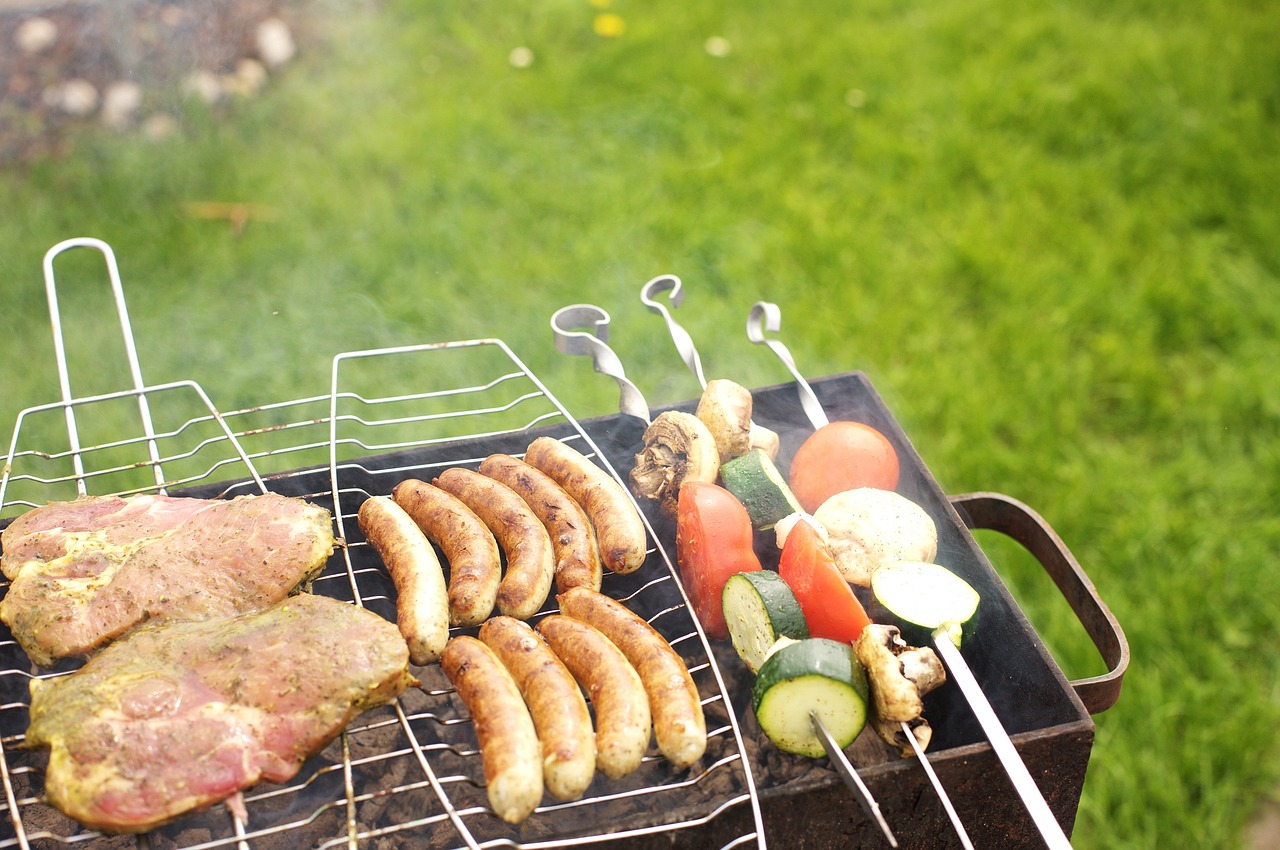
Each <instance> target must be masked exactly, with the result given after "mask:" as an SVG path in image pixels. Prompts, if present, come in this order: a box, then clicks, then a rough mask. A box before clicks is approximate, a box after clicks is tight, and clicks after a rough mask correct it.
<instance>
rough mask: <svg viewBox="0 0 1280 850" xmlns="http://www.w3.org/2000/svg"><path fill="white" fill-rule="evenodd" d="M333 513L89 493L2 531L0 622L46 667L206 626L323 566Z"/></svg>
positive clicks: (244, 500) (282, 500)
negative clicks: (142, 630)
mask: <svg viewBox="0 0 1280 850" xmlns="http://www.w3.org/2000/svg"><path fill="white" fill-rule="evenodd" d="M333 547H334V538H333V526H332V524H331V518H330V514H329V512H328V511H327V510H325V509H324V508H321V507H318V506H316V505H312V504H309V503H308V502H306V501H304V500H302V499H295V498H289V497H286V496H279V495H276V494H273V493H267V494H264V495H261V496H241V497H238V498H235V499H231V500H225V499H184V498H174V497H167V496H133V497H130V498H120V497H116V496H102V497H86V498H82V499H77V500H75V501H72V502H53V503H50V504H48V505H46V506H44V507H41V508H35V509H34V510H31V511H28V512H27V513H25V514H23V515H22V516H19V517H18V518H17V519H15V520H14V521H13V523H12V524H11V525H10V526H9V527H8V528H6V529H5V530H4V533H3V535H0V549H3V555H2V556H0V569H3V571H4V574H5V576H7V577H8V578H9V579H10V580H11V581H12V584H11V585H10V587H9V591H8V593H7V594H6V595H5V597H4V600H3V601H0V620H2V621H3V622H4V623H5V624H6V625H8V626H9V628H10V630H12V632H13V636H14V638H16V639H17V641H18V643H19V644H21V646H22V648H23V649H24V650H26V653H27V655H28V657H30V659H31V660H32V661H33V662H35V663H36V664H39V665H49V664H52V663H53V662H54V661H56V660H57V659H59V658H63V657H66V656H74V655H85V654H87V653H89V652H92V651H93V650H95V649H96V648H98V647H99V646H101V645H102V644H103V643H105V642H106V641H109V640H111V639H113V638H115V637H118V636H119V635H121V634H124V633H125V632H126V631H128V630H129V629H131V628H133V627H134V626H136V625H138V624H139V623H141V622H143V621H144V620H148V619H151V618H153V617H164V618H174V619H182V620H202V619H208V618H212V617H229V616H232V615H233V614H240V613H243V612H246V611H257V610H260V609H262V608H265V607H267V606H268V605H272V604H274V603H276V602H279V601H280V600H281V599H283V598H284V597H285V596H287V595H288V594H289V593H290V592H291V591H292V590H293V589H294V588H296V587H297V586H298V585H299V584H301V583H303V582H305V581H308V580H310V579H311V578H313V577H314V576H315V575H316V573H318V572H319V571H320V570H321V569H323V568H324V564H325V561H326V560H327V559H328V557H329V554H330V553H331V552H332V551H333Z"/></svg>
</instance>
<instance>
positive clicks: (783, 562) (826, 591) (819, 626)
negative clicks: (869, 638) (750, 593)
mask: <svg viewBox="0 0 1280 850" xmlns="http://www.w3.org/2000/svg"><path fill="white" fill-rule="evenodd" d="M778 575H780V576H782V579H783V581H785V582H786V583H787V584H788V585H790V586H791V592H792V593H794V594H795V595H796V600H797V601H798V602H799V603H800V610H802V611H804V619H805V623H806V624H807V625H808V626H809V635H810V636H811V637H816V638H817V637H823V638H831V639H832V640H838V641H842V642H844V643H852V642H853V641H855V640H857V639H858V635H860V634H862V627H863V626H865V625H867V624H868V623H870V622H871V618H870V617H868V616H867V612H866V609H864V608H863V607H862V603H861V602H859V601H858V597H857V596H855V595H854V593H853V588H852V587H850V586H849V583H848V582H847V581H845V580H844V576H842V575H840V569H839V567H837V566H836V562H835V559H834V558H833V557H832V556H831V550H830V549H829V548H828V547H827V544H826V542H825V541H824V540H823V539H822V537H821V535H819V533H818V530H817V529H816V528H814V527H813V526H812V525H811V524H810V523H808V522H805V521H803V520H802V521H800V522H797V523H796V524H795V527H794V528H792V529H791V531H789V532H788V533H787V542H786V543H784V544H783V546H782V556H781V558H780V559H779V561H778Z"/></svg>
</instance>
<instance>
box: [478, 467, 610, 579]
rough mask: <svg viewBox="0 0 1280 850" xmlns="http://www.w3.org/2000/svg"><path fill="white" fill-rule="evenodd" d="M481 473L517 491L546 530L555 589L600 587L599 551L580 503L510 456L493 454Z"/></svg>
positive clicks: (542, 474) (542, 473)
mask: <svg viewBox="0 0 1280 850" xmlns="http://www.w3.org/2000/svg"><path fill="white" fill-rule="evenodd" d="M480 474H481V475H487V476H489V477H490V478H492V479H493V480H495V481H499V482H501V483H503V484H505V485H507V486H508V487H510V488H511V489H512V490H515V491H516V492H517V493H519V494H520V498H522V499H524V500H525V502H526V503H527V504H528V505H529V507H530V509H532V510H533V513H534V515H535V516H537V517H538V520H539V521H540V522H541V523H542V524H543V526H544V527H545V528H546V529H547V535H548V536H549V537H550V538H551V547H552V550H553V551H554V552H555V559H556V566H555V576H556V590H558V591H559V592H561V593H564V592H565V591H566V590H568V589H569V588H571V587H577V586H578V585H585V586H586V587H589V588H591V589H592V590H599V589H600V550H599V549H598V548H597V546H596V533H595V531H594V530H593V529H592V527H591V520H590V519H588V518H587V514H586V512H585V511H584V510H583V509H582V506H581V505H579V504H578V503H577V502H575V501H574V500H573V497H572V496H570V495H569V494H568V493H566V492H565V491H564V488H563V487H561V486H560V485H559V484H557V483H556V482H555V481H554V480H553V479H552V478H551V477H550V476H548V475H547V474H546V473H545V472H542V471H541V470H539V469H535V468H534V467H532V466H530V465H529V464H527V463H525V462H524V461H522V460H520V459H519V458H514V457H512V456H511V455H504V454H494V455H489V457H487V458H485V459H484V462H483V463H481V464H480Z"/></svg>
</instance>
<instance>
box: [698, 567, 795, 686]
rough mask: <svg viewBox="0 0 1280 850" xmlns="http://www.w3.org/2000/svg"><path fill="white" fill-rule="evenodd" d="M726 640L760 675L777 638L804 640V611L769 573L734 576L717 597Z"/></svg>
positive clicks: (767, 571) (791, 594) (785, 584)
mask: <svg viewBox="0 0 1280 850" xmlns="http://www.w3.org/2000/svg"><path fill="white" fill-rule="evenodd" d="M720 600H721V607H722V608H723V610H724V619H725V622H726V623H727V624H728V626H729V640H730V641H732V642H733V648H734V649H735V650H737V652H738V657H740V658H741V659H742V660H743V662H744V663H746V665H747V667H748V668H750V670H751V672H752V673H757V672H759V671H760V666H761V665H762V664H764V659H765V656H766V655H767V654H768V653H769V648H770V647H771V646H773V645H774V644H775V643H776V642H777V640H778V638H780V637H789V638H795V639H802V638H807V637H808V636H809V627H808V626H807V625H805V621H804V611H802V610H801V609H800V603H799V601H797V600H796V595H795V594H794V593H792V592H791V588H790V587H789V586H788V585H787V583H786V582H785V581H783V580H782V576H780V575H778V574H777V573H775V572H773V571H771V570H758V571H753V572H747V573H737V574H735V575H732V576H730V577H729V580H728V581H726V582H725V583H724V590H723V591H721V593H720Z"/></svg>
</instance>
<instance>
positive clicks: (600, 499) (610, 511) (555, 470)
mask: <svg viewBox="0 0 1280 850" xmlns="http://www.w3.org/2000/svg"><path fill="white" fill-rule="evenodd" d="M524 459H525V462H526V463H528V464H529V465H531V466H534V467H537V468H538V469H540V470H542V471H543V472H545V473H546V474H547V475H549V476H551V478H552V480H554V481H555V482H556V483H557V484H559V485H560V486H561V487H563V488H564V489H565V491H566V492H568V494H569V495H570V496H572V497H573V498H574V500H575V501H577V502H578V504H580V505H582V507H583V510H585V511H586V512H587V516H588V517H590V518H591V524H592V525H593V526H594V528H595V532H596V541H597V544H598V546H599V548H600V560H601V561H602V562H603V563H604V566H605V567H607V568H608V569H609V570H610V571H611V572H615V573H622V574H625V573H629V572H633V571H635V570H636V569H638V568H639V567H640V565H641V564H643V563H644V559H645V552H646V551H647V546H648V542H647V538H646V537H645V531H644V522H643V521H642V520H641V519H640V512H639V511H637V510H636V507H635V504H634V503H632V501H631V498H630V497H629V496H628V495H627V491H626V490H625V489H623V487H622V485H621V484H619V483H618V482H617V481H615V480H614V479H613V478H612V477H610V476H609V474H608V473H607V472H605V471H604V470H603V469H601V468H600V467H599V466H596V465H595V464H594V463H592V462H591V460H590V459H589V458H587V457H586V456H585V455H583V454H582V453H581V452H579V451H578V450H577V449H574V448H572V447H570V446H568V445H566V444H565V443H562V442H560V441H559V440H557V439H555V438H553V437H539V438H538V439H536V440H534V441H533V442H532V443H530V444H529V448H528V450H527V451H526V452H525V455H524ZM562 592H563V591H562Z"/></svg>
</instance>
